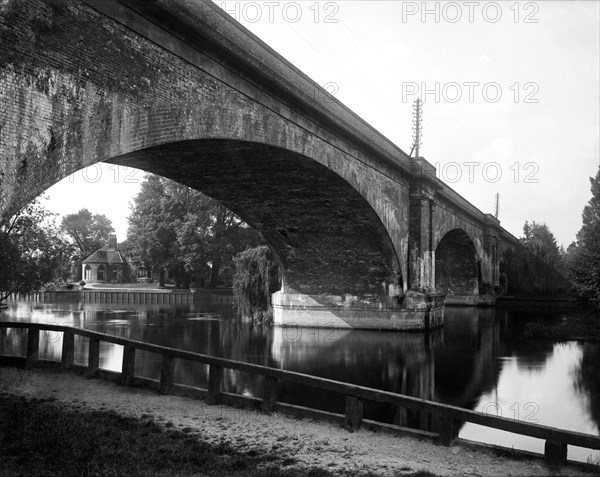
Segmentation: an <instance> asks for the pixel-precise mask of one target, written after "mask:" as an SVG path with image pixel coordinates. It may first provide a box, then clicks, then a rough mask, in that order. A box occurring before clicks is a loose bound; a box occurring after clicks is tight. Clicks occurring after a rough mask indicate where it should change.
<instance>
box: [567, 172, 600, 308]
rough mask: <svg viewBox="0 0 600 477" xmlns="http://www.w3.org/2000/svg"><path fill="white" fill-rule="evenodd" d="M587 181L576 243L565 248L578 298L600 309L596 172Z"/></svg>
mask: <svg viewBox="0 0 600 477" xmlns="http://www.w3.org/2000/svg"><path fill="white" fill-rule="evenodd" d="M590 182H591V190H592V198H591V199H590V201H589V202H588V205H586V206H585V208H584V209H583V216H582V219H583V225H582V227H581V230H580V231H579V232H578V233H577V242H575V243H572V244H571V245H570V246H569V248H568V251H567V252H568V253H567V261H568V264H569V268H570V271H571V277H572V279H573V281H574V282H575V287H576V292H577V294H578V295H579V297H580V298H581V299H582V300H584V301H585V302H586V303H589V304H590V305H592V306H594V307H595V308H596V309H600V169H599V170H598V173H597V174H596V177H595V178H590Z"/></svg>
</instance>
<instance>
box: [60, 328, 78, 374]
mask: <svg viewBox="0 0 600 477" xmlns="http://www.w3.org/2000/svg"><path fill="white" fill-rule="evenodd" d="M74 361H75V335H74V334H73V333H70V332H68V331H64V332H63V344H62V354H61V357H60V364H61V366H62V367H63V368H65V369H71V368H72V367H73V363H74Z"/></svg>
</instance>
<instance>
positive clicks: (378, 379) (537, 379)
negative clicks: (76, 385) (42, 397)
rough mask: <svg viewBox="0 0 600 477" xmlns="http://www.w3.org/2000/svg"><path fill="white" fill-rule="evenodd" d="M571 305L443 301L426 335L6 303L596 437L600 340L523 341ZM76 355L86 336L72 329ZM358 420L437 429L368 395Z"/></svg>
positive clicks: (104, 363) (215, 313)
mask: <svg viewBox="0 0 600 477" xmlns="http://www.w3.org/2000/svg"><path fill="white" fill-rule="evenodd" d="M576 313H581V311H578V310H566V311H565V310H561V311H559V310H554V311H547V310H545V311H544V310H536V311H531V310H528V311H514V310H506V309H493V308H473V307H448V308H446V320H445V325H444V327H443V328H442V329H440V330H437V331H436V332H433V333H401V332H391V331H362V330H352V331H347V330H325V329H321V330H320V329H292V328H269V327H260V326H252V325H251V324H250V323H246V322H243V321H242V320H239V319H238V318H237V317H236V316H235V313H234V311H233V310H232V307H231V306H230V305H224V304H211V302H210V301H209V299H208V298H207V299H206V300H205V301H200V302H198V303H194V304H193V305H181V306H173V305H171V306H164V305H163V306H161V305H123V304H106V303H93V304H90V303H73V302H71V303H68V302H65V303H33V302H16V303H11V304H10V307H9V309H8V310H6V311H3V312H2V313H1V314H0V320H2V321H9V320H11V321H29V322H43V323H54V324H60V325H68V326H76V327H83V328H87V329H91V330H96V331H101V332H104V333H109V334H113V335H116V336H121V337H125V338H131V339H135V340H139V341H145V342H150V343H155V344H160V345H165V346H169V347H173V348H178V349H185V350H189V351H195V352H199V353H204V354H210V355H215V356H221V357H225V358H231V359H235V360H240V361H246V362H251V363H256V364H261V365H265V366H271V367H275V368H281V369H287V370H292V371H298V372H302V373H306V374H312V375H316V376H322V377H326V378H331V379H336V380H340V381H345V382H350V383H356V384H361V385H364V386H369V387H373V388H377V389H383V390H387V391H392V392H397V393H403V394H409V395H412V396H416V397H420V398H424V399H430V400H434V401H438V402H443V403H447V404H452V405H456V406H460V407H465V408H468V409H473V410H477V411H482V412H487V413H490V414H494V415H503V416H504V417H509V418H513V419H520V420H525V421H530V422H537V423H540V424H544V425H549V426H553V427H557V428H561V429H569V430H573V431H578V432H583V433H587V434H593V435H600V431H599V428H600V366H599V364H600V345H597V344H591V343H578V342H568V343H553V342H551V341H539V340H538V341H534V342H532V341H523V340H522V339H520V338H519V335H520V333H521V332H522V331H523V329H524V327H525V323H527V322H528V321H531V320H547V321H555V320H563V319H567V318H568V316H569V315H573V314H576ZM75 343H76V357H75V360H76V362H77V363H80V364H86V361H85V360H86V356H87V340H85V339H83V338H81V339H80V338H78V337H76V342H75ZM61 346H62V334H61V333H46V334H43V335H42V339H41V341H40V356H41V357H42V358H45V359H53V360H57V361H58V360H60V355H61ZM24 351H25V332H24V330H17V329H10V330H0V354H5V355H23V354H24ZM100 351H101V356H100V366H101V367H102V368H106V369H109V370H115V371H120V369H121V359H122V353H123V348H122V347H121V346H118V345H113V344H110V343H102V344H101V350H100ZM175 361H176V363H175V381H176V382H180V383H183V384H190V385H195V386H201V387H206V385H207V382H208V370H207V368H206V367H204V366H198V365H196V364H192V363H189V362H186V361H180V360H175ZM160 364H161V362H160V358H159V357H158V356H156V355H153V354H151V353H146V352H138V353H137V354H136V375H139V376H145V377H150V378H155V379H158V377H159V374H160ZM223 387H224V389H225V390H226V391H229V392H236V393H239V394H244V395H247V396H260V395H261V390H262V381H261V378H255V377H252V376H250V375H248V374H246V373H238V372H233V371H229V372H226V373H225V376H224V378H223ZM277 399H278V400H279V401H283V402H290V403H294V404H300V405H312V406H315V405H316V406H317V407H320V408H322V409H326V410H331V411H335V412H340V413H343V410H344V400H343V398H342V397H341V396H340V395H336V394H334V393H324V392H321V391H319V392H311V391H310V390H309V389H306V388H301V387H297V386H294V385H290V384H284V385H281V386H280V389H279V391H278V397H277ZM365 417H367V418H375V419H378V420H381V421H384V422H390V423H395V424H399V425H408V426H412V427H417V428H421V429H425V430H434V429H435V424H434V423H432V422H431V421H430V417H429V416H428V415H423V414H419V413H415V412H410V411H409V412H407V411H402V410H398V409H395V408H392V407H387V406H385V405H380V406H376V405H374V404H369V403H365ZM459 436H460V437H462V438H465V439H471V440H476V441H481V442H488V443H493V444H500V445H503V446H506V447H509V448H511V447H514V448H515V449H526V450H532V451H535V452H539V453H542V452H543V446H544V443H543V441H541V440H538V439H533V438H528V437H524V436H519V435H515V434H511V433H507V432H503V431H497V430H494V429H488V428H485V427H481V426H477V425H473V424H470V423H466V424H464V425H463V426H462V428H461V430H460V434H459ZM568 458H569V459H574V460H579V461H583V462H586V461H591V462H596V463H597V462H600V452H598V451H594V452H593V451H591V450H589V449H582V448H577V447H572V446H569V455H568Z"/></svg>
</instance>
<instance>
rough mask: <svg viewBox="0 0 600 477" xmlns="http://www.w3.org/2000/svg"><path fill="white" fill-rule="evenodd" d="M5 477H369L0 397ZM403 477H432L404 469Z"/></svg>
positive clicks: (0, 458) (148, 423) (0, 459)
mask: <svg viewBox="0 0 600 477" xmlns="http://www.w3.org/2000/svg"><path fill="white" fill-rule="evenodd" d="M0 449H1V450H2V451H1V452H0V476H3V477H4V476H9V475H20V476H28V475H31V476H37V477H42V476H54V477H55V476H78V477H80V476H106V477H110V476H123V475H127V476H148V477H152V476H157V477H158V476H161V477H163V476H164V477H171V476H192V475H201V476H211V477H212V476H215V477H216V476H235V477H254V476H256V477H259V476H260V477H275V476H282V477H303V476H310V477H334V476H339V475H342V476H357V477H370V476H375V475H376V474H373V473H370V472H367V473H364V472H358V473H356V472H355V473H350V472H348V471H345V472H340V471H336V472H335V473H332V472H330V471H329V470H326V469H320V468H317V467H311V468H298V467H291V466H293V465H294V464H295V463H296V461H295V459H293V458H290V457H285V458H284V457H281V456H279V455H278V454H277V452H276V451H273V450H271V451H259V450H250V451H247V452H241V451H239V450H236V449H234V448H232V447H231V446H229V445H228V444H226V443H220V444H213V443H209V442H206V441H203V439H202V436H201V435H200V434H199V433H195V432H193V430H192V429H191V428H184V429H182V430H176V429H173V428H172V427H170V426H169V425H168V424H167V425H166V426H161V425H159V424H157V423H156V422H154V421H153V420H152V419H151V418H150V416H143V418H141V419H136V418H132V417H124V416H121V415H119V414H117V413H115V412H113V411H104V410H100V411H96V410H79V409H71V408H69V407H67V406H65V405H63V404H59V403H57V402H54V400H53V399H26V398H24V397H17V396H13V395H11V394H6V393H0ZM397 475H399V476H400V475H401V476H412V477H428V476H433V475H434V474H431V473H430V472H426V471H418V472H412V471H410V469H409V468H404V469H400V470H399V471H398V474H397Z"/></svg>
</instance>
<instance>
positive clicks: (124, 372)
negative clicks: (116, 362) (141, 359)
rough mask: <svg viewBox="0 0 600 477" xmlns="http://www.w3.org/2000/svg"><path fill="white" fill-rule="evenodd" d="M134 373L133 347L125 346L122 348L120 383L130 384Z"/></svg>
mask: <svg viewBox="0 0 600 477" xmlns="http://www.w3.org/2000/svg"><path fill="white" fill-rule="evenodd" d="M134 374H135V348H134V347H133V346H127V345H125V347H124V348H123V365H122V367H121V384H123V386H131V385H132V384H133V378H134Z"/></svg>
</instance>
